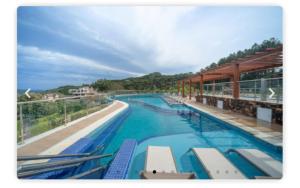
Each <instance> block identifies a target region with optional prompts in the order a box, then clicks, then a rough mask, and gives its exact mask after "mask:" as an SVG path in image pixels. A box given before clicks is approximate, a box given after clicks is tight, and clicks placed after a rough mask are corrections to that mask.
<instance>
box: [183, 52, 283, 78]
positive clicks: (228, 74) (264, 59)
mask: <svg viewBox="0 0 300 188" xmlns="http://www.w3.org/2000/svg"><path fill="white" fill-rule="evenodd" d="M282 65H283V59H282V46H280V47H278V48H268V49H266V50H265V51H263V52H256V53H255V54H253V55H249V56H246V57H244V58H239V59H236V60H233V61H231V62H230V63H226V64H223V65H220V66H217V67H216V68H213V69H209V70H207V71H204V72H201V73H198V74H197V75H194V76H192V77H190V78H188V79H187V80H191V81H192V82H199V81H200V80H201V76H203V81H211V80H221V79H225V78H233V76H234V73H235V72H234V71H235V66H238V73H239V74H240V73H245V72H252V71H259V70H265V69H269V68H274V67H281V66H282Z"/></svg>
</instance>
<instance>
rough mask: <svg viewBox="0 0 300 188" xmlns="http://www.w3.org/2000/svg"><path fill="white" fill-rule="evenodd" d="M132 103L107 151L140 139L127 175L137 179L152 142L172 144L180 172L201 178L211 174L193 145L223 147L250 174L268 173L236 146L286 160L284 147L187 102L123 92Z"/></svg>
mask: <svg viewBox="0 0 300 188" xmlns="http://www.w3.org/2000/svg"><path fill="white" fill-rule="evenodd" d="M117 99H118V100H121V101H124V102H126V103H128V104H129V108H130V113H129V114H128V116H127V118H126V119H124V121H123V122H122V123H121V125H120V126H119V128H118V130H117V131H116V132H115V134H114V136H113V137H112V138H111V140H110V141H109V143H108V144H107V146H106V149H105V151H104V153H111V152H115V151H117V150H118V148H119V147H120V145H121V144H122V142H123V141H124V140H125V139H136V140H137V142H138V146H137V148H136V150H135V153H134V156H133V159H132V161H131V164H130V168H129V171H128V175H127V178H129V179H137V178H139V173H140V172H141V171H142V170H143V169H144V163H145V155H146V148H147V146H148V145H155V146H170V147H171V148H172V151H173V154H174V157H175V160H176V165H177V168H178V170H179V171H180V172H196V175H197V177H198V178H200V179H201V178H204V179H205V178H208V176H207V174H206V173H205V171H204V169H203V168H202V167H201V165H200V164H199V162H198V161H197V159H196V158H195V156H194V155H193V153H192V152H191V151H190V148H192V147H213V148H217V149H218V150H219V151H221V152H222V153H223V154H224V155H225V156H226V157H227V158H228V159H229V160H230V161H232V162H233V163H234V164H235V165H237V166H238V167H239V168H240V170H242V172H243V173H244V174H245V175H246V176H247V177H248V178H253V177H254V176H258V175H264V174H263V172H261V171H260V170H258V169H257V168H255V167H254V166H252V165H251V164H249V163H248V162H247V161H245V160H244V159H242V158H241V157H239V156H238V155H236V154H234V153H227V152H226V151H227V150H229V149H233V148H256V149H260V150H261V151H264V152H265V153H267V154H269V155H270V156H272V157H273V158H274V159H277V160H279V161H282V149H281V148H279V147H275V146H272V145H270V144H267V143H264V142H263V141H261V140H258V139H257V138H255V137H253V136H251V135H250V134H247V133H246V132H244V131H242V130H239V129H237V128H235V127H233V126H232V125H229V124H227V123H225V122H222V121H221V120H218V119H216V118H214V117H211V116H209V115H207V114H204V113H202V112H199V111H197V110H195V109H192V108H190V107H187V106H185V105H174V106H170V105H168V104H167V103H166V102H165V101H164V100H163V99H162V97H161V95H133V96H119V97H117Z"/></svg>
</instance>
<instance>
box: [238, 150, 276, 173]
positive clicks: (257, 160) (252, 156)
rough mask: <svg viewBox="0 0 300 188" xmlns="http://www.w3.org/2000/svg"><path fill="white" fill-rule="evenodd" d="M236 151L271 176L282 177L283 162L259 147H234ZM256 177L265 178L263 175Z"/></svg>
mask: <svg viewBox="0 0 300 188" xmlns="http://www.w3.org/2000/svg"><path fill="white" fill-rule="evenodd" d="M234 151H236V152H237V153H238V154H240V155H241V156H242V157H244V158H245V159H247V160H248V161H249V162H250V163H252V164H253V165H255V166H256V167H257V168H259V169H260V170H261V171H263V172H264V173H266V174H267V175H268V176H270V177H271V178H275V179H280V178H281V177H282V163H281V162H279V161H277V160H275V159H273V158H272V157H271V156H269V155H267V154H266V153H264V152H262V151H260V150H257V149H234ZM256 178H259V179H263V177H256Z"/></svg>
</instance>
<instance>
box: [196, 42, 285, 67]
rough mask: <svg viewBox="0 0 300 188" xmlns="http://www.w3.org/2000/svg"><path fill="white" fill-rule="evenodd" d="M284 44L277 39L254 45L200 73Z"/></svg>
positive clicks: (224, 58)
mask: <svg viewBox="0 0 300 188" xmlns="http://www.w3.org/2000/svg"><path fill="white" fill-rule="evenodd" d="M280 45H282V43H281V42H280V41H279V40H277V39H275V38H270V39H269V40H264V41H263V42H262V43H261V44H256V43H255V44H253V45H252V47H251V48H249V49H245V50H243V51H241V50H239V51H237V52H234V53H231V54H229V55H228V56H227V57H223V58H221V59H220V60H219V61H218V63H212V64H210V65H209V66H206V67H205V68H204V69H201V71H200V72H202V71H205V70H209V69H212V68H215V67H216V66H217V65H223V64H226V63H230V62H231V61H232V60H235V59H238V58H243V57H245V56H248V55H253V54H255V52H261V51H264V50H266V49H267V48H277V47H279V46H280Z"/></svg>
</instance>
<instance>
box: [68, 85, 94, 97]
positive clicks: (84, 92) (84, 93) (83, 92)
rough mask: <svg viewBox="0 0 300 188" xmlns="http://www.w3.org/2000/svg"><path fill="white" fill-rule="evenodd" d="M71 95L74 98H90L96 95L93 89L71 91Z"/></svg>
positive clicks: (84, 88) (82, 88) (85, 88)
mask: <svg viewBox="0 0 300 188" xmlns="http://www.w3.org/2000/svg"><path fill="white" fill-rule="evenodd" d="M69 93H70V94H71V95H74V96H88V95H94V94H96V91H95V90H94V89H93V88H92V87H81V88H78V89H69Z"/></svg>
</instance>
